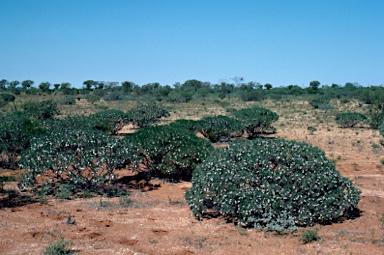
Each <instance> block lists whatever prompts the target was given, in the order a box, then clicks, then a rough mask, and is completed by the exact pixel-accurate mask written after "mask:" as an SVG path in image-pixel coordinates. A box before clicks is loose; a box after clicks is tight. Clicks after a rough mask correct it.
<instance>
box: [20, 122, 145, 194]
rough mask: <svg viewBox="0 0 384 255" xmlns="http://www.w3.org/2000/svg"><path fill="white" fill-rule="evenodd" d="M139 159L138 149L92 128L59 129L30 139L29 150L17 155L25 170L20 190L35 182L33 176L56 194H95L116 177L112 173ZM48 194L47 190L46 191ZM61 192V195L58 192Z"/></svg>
mask: <svg viewBox="0 0 384 255" xmlns="http://www.w3.org/2000/svg"><path fill="white" fill-rule="evenodd" d="M138 159H139V151H138V149H137V148H136V147H135V146H134V145H133V144H130V143H128V142H125V143H124V145H122V143H121V140H119V139H114V138H112V137H110V136H108V135H106V134H104V133H102V132H101V131H95V130H92V129H85V128H82V129H80V128H78V129H61V130H55V131H54V132H50V133H48V134H45V135H42V136H38V137H34V138H33V139H31V144H30V148H29V149H28V150H26V151H24V152H23V153H22V155H21V160H20V165H21V167H23V168H24V169H26V171H27V172H26V174H24V175H23V176H22V182H21V183H20V187H21V188H28V187H30V186H33V185H34V184H35V183H36V176H37V175H43V176H48V177H49V178H48V181H49V183H50V185H49V187H50V188H51V190H52V191H55V190H57V189H59V187H61V185H62V184H65V185H66V186H62V188H61V190H59V191H58V193H57V194H61V193H63V192H65V190H64V188H65V189H66V190H67V191H70V192H72V193H76V192H79V191H84V190H90V191H97V190H102V189H104V188H105V187H106V186H107V185H108V184H110V182H111V181H112V180H113V179H114V178H116V176H115V175H114V170H115V169H119V168H124V167H125V166H126V165H129V164H131V163H132V162H137V161H138ZM50 192H51V191H50ZM60 192H61V193H60Z"/></svg>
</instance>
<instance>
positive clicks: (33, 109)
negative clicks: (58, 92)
mask: <svg viewBox="0 0 384 255" xmlns="http://www.w3.org/2000/svg"><path fill="white" fill-rule="evenodd" d="M21 108H22V109H23V110H24V113H25V114H26V115H28V116H30V117H31V118H34V119H38V120H46V119H51V118H53V117H55V116H56V115H58V114H60V111H59V108H58V107H57V103H56V102H54V101H53V100H44V101H41V102H35V101H28V102H26V103H24V104H22V105H21Z"/></svg>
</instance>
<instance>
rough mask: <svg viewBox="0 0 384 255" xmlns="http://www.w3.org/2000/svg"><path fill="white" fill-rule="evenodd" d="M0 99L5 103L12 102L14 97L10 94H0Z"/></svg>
mask: <svg viewBox="0 0 384 255" xmlns="http://www.w3.org/2000/svg"><path fill="white" fill-rule="evenodd" d="M0 97H1V98H2V99H3V100H4V101H5V102H13V101H15V99H16V98H15V96H14V95H12V94H0Z"/></svg>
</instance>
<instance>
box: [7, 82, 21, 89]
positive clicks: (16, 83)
mask: <svg viewBox="0 0 384 255" xmlns="http://www.w3.org/2000/svg"><path fill="white" fill-rule="evenodd" d="M19 84H20V82H19V81H11V82H10V83H9V87H8V88H9V89H15V88H16V87H17V85H19Z"/></svg>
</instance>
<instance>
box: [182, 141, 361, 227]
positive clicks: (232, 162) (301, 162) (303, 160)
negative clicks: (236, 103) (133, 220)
mask: <svg viewBox="0 0 384 255" xmlns="http://www.w3.org/2000/svg"><path fill="white" fill-rule="evenodd" d="M192 185H193V186H192V188H191V189H190V190H189V191H187V192H186V195H185V196H186V199H187V201H188V204H189V205H190V207H191V209H192V212H193V214H194V215H195V216H196V217H197V218H198V219H202V218H203V217H204V216H206V215H207V214H209V213H210V212H215V213H218V214H219V215H222V216H224V217H225V218H227V219H228V220H231V221H234V222H238V223H240V224H242V225H246V226H251V227H255V228H258V229H266V230H273V231H278V232H283V233H284V232H288V231H293V230H295V229H296V228H297V227H299V226H309V225H312V224H314V223H329V222H333V221H335V220H338V219H339V218H340V217H341V216H349V215H350V213H351V212H352V211H353V210H354V208H355V207H356V205H357V203H358V202H359V200H360V196H359V194H360V191H359V190H357V189H356V188H354V187H353V186H352V182H351V181H350V180H348V179H347V178H344V177H342V176H341V175H340V174H339V172H338V171H337V170H335V165H334V164H333V163H332V162H331V161H330V160H328V159H327V158H326V156H325V153H324V152H323V151H321V150H320V149H318V148H317V147H312V146H310V145H308V144H305V143H298V142H294V141H286V140H282V139H268V140H266V139H255V140H242V141H237V142H233V143H231V144H230V145H229V147H227V148H222V149H218V150H216V151H215V152H214V153H212V154H211V156H209V158H207V159H206V160H205V162H204V163H203V164H201V165H199V166H198V167H197V168H196V169H195V171H194V172H193V176H192Z"/></svg>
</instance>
